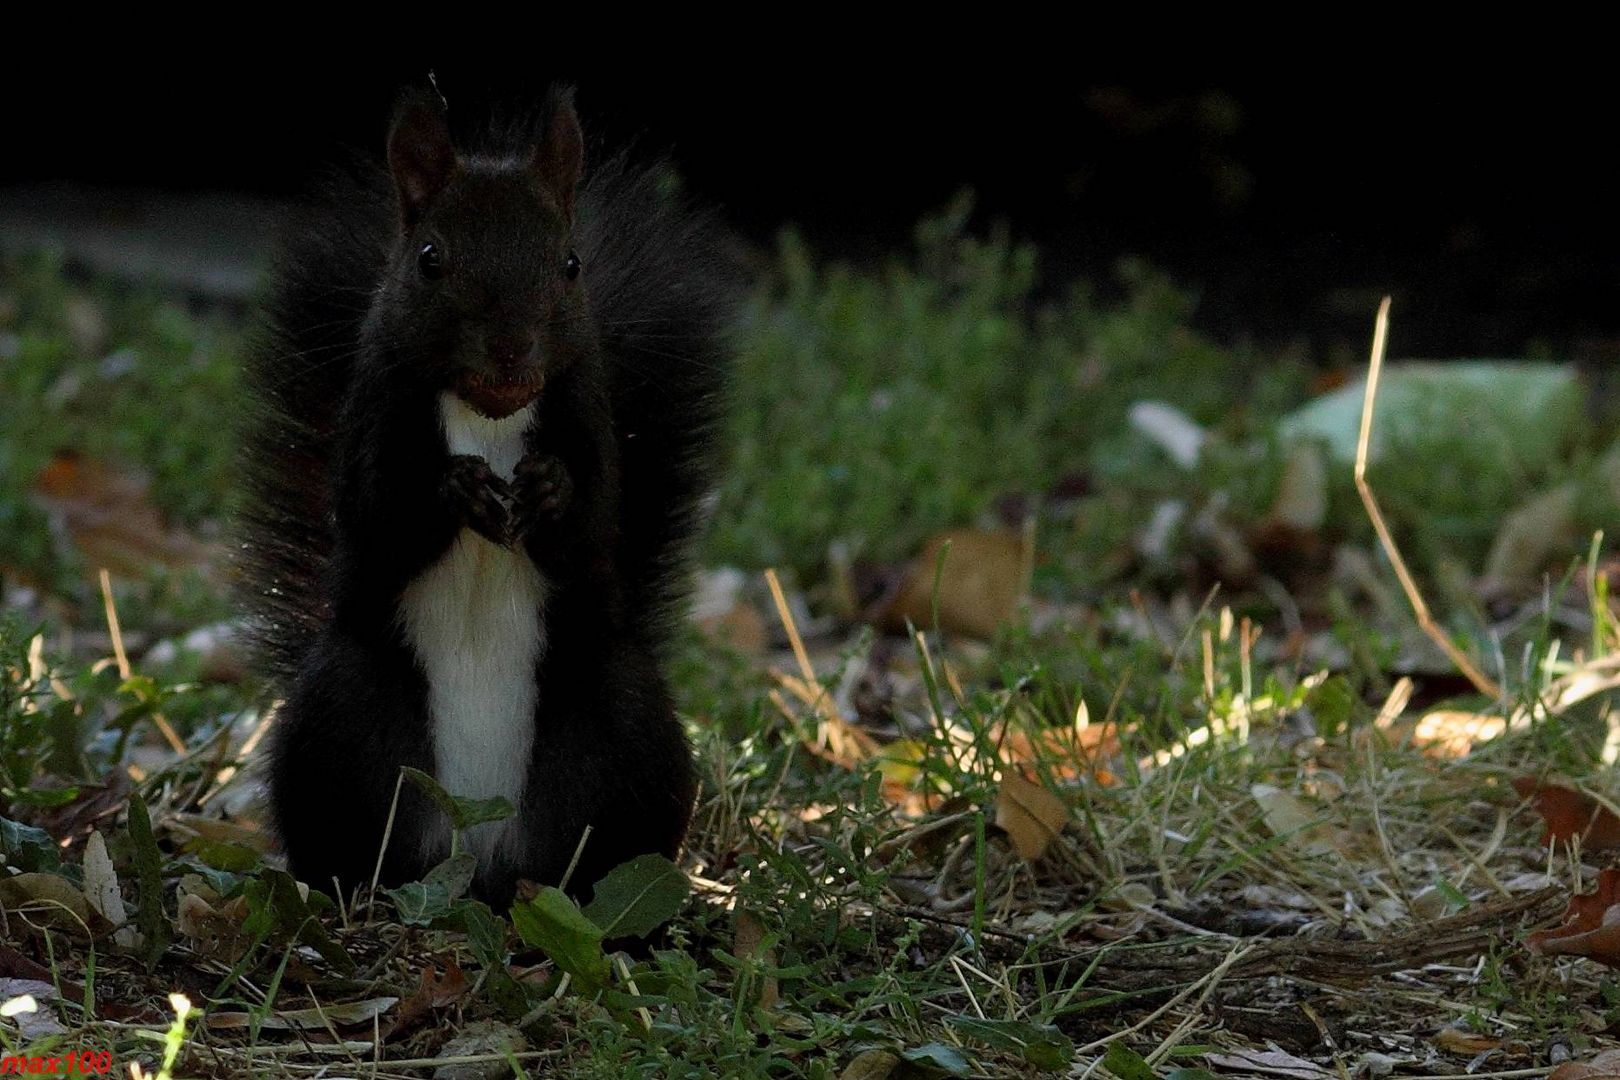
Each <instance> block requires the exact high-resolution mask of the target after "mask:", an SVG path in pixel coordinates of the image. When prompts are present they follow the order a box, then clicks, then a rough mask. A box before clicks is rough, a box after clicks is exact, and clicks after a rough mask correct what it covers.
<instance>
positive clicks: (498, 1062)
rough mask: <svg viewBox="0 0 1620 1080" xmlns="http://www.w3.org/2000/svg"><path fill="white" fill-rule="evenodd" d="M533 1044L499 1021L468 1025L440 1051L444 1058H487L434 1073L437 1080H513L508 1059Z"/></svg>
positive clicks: (434, 1079) (456, 1063) (451, 1065)
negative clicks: (506, 1079) (509, 1079)
mask: <svg viewBox="0 0 1620 1080" xmlns="http://www.w3.org/2000/svg"><path fill="white" fill-rule="evenodd" d="M528 1048H529V1040H528V1039H526V1038H524V1036H523V1032H521V1031H519V1030H518V1029H517V1028H515V1027H511V1026H509V1025H507V1024H502V1023H499V1022H497V1021H489V1020H486V1021H480V1022H477V1023H473V1024H468V1025H467V1026H466V1027H465V1028H463V1029H462V1030H461V1033H460V1034H458V1035H457V1036H456V1037H455V1038H453V1039H451V1040H450V1041H449V1042H447V1043H445V1044H444V1046H443V1047H442V1048H440V1050H439V1057H441V1058H463V1057H484V1058H487V1059H488V1060H486V1061H481V1062H455V1063H453V1064H451V1063H446V1064H444V1065H440V1066H439V1067H438V1068H437V1069H434V1070H433V1080H485V1078H488V1080H498V1078H500V1077H505V1076H511V1075H512V1070H511V1067H510V1066H509V1065H507V1063H506V1055H508V1054H520V1053H522V1052H523V1051H525V1050H527V1049H528Z"/></svg>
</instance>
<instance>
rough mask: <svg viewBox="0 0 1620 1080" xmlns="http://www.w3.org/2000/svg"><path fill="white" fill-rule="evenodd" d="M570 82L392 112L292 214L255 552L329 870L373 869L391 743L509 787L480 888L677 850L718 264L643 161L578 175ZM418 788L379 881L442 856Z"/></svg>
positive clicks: (291, 771) (279, 283)
mask: <svg viewBox="0 0 1620 1080" xmlns="http://www.w3.org/2000/svg"><path fill="white" fill-rule="evenodd" d="M584 157H585V143H584V138H583V135H582V132H581V127H580V122H579V118H578V114H577V112H576V110H575V107H574V103H573V91H572V90H571V89H553V90H551V91H549V92H547V93H546V94H545V95H544V97H543V98H542V99H540V100H538V101H535V102H533V103H532V104H531V105H530V106H526V107H513V106H512V105H511V104H510V103H507V104H506V105H505V106H504V107H491V108H489V109H486V110H482V111H481V113H480V114H478V115H471V116H463V115H461V114H459V113H457V112H456V110H455V109H454V108H452V107H449V106H447V105H446V103H445V102H444V100H443V98H441V97H440V96H439V95H438V93H437V90H436V89H435V90H433V91H432V92H429V91H427V90H425V89H421V90H408V91H406V92H405V93H404V94H403V95H402V96H401V98H400V100H399V102H398V104H397V105H396V107H395V112H394V117H393V122H392V124H391V126H390V129H389V133H388V140H387V156H386V165H385V166H384V165H382V164H380V163H373V164H371V165H369V166H361V167H351V169H350V170H349V173H348V175H343V176H340V177H339V178H338V179H336V180H335V181H334V183H333V188H332V191H331V192H330V193H329V195H328V197H327V198H325V199H324V200H323V201H322V203H321V204H320V205H318V206H316V207H313V208H311V209H310V211H309V213H308V215H307V216H306V217H305V218H303V219H302V220H301V221H300V222H299V224H298V225H297V226H296V227H295V228H293V229H292V230H290V232H289V234H288V237H287V239H286V240H285V241H284V250H283V252H282V254H281V256H280V258H279V260H278V262H277V265H276V268H275V271H274V276H273V288H272V293H271V298H270V301H269V305H268V311H267V319H266V323H267V325H266V329H265V332H264V333H263V335H262V337H261V340H260V341H259V343H258V345H257V347H256V349H255V350H254V351H253V352H252V354H251V356H250V357H249V358H248V361H247V364H246V380H245V381H246V386H247V397H248V401H249V405H250V406H251V408H250V418H249V421H248V424H247V430H246V433H245V438H244V440H243V461H242V471H243V473H244V475H245V481H246V483H245V491H246V498H245V505H244V508H243V511H242V513H241V520H242V525H243V529H242V533H243V535H242V540H241V565H242V579H243V584H244V586H245V588H244V592H245V593H246V606H247V610H248V616H249V623H250V627H251V628H252V630H253V631H254V634H255V637H256V640H257V644H258V645H259V651H260V655H261V657H262V666H263V667H264V669H265V672H266V674H267V675H268V677H269V679H270V682H271V685H272V686H273V687H274V688H275V689H276V690H277V691H278V692H279V693H281V694H282V695H283V697H284V703H283V705H282V707H281V711H280V715H279V717H278V720H277V725H276V728H275V729H274V731H273V738H272V743H271V747H270V767H269V793H270V802H271V809H272V814H273V818H274V824H275V827H276V830H277V831H278V833H279V835H280V838H281V840H282V843H283V845H284V847H285V850H286V852H287V856H288V861H289V866H290V869H291V870H292V871H293V872H294V873H295V874H296V876H298V877H299V878H301V879H303V880H305V881H308V882H310V883H311V884H313V885H315V886H316V887H317V888H330V887H331V885H332V883H333V881H334V880H335V881H336V882H337V883H338V885H339V886H340V887H341V888H342V889H343V890H345V891H347V890H349V889H352V888H353V887H354V886H356V885H358V884H361V883H365V882H369V881H370V880H371V878H372V874H373V871H374V868H375V866H376V860H377V858H378V855H379V852H381V851H383V848H382V841H383V835H384V827H385V823H386V821H387V818H388V814H389V810H390V805H391V803H392V801H393V799H394V794H395V789H396V778H397V777H398V776H399V771H400V767H401V766H413V767H415V768H417V769H420V770H422V771H424V772H427V773H430V774H433V775H434V776H436V777H437V779H438V780H439V782H440V783H441V784H442V785H443V786H444V787H445V788H446V789H448V790H449V791H450V792H451V793H452V794H454V795H459V796H467V797H476V798H491V797H496V796H502V797H505V798H507V799H509V800H511V802H512V803H513V804H514V806H515V807H516V808H517V814H516V816H515V817H514V818H511V819H508V820H507V821H505V822H499V823H487V824H483V825H477V826H474V827H473V828H471V829H470V830H468V833H467V836H466V839H467V847H468V849H469V850H471V851H472V852H473V854H475V855H476V856H477V859H478V869H477V875H476V877H475V879H474V886H473V888H474V892H475V894H477V895H479V896H481V897H484V898H486V899H489V900H490V901H491V902H494V903H497V904H499V903H504V902H505V901H506V900H507V899H508V898H510V897H511V895H512V894H513V891H514V888H515V885H516V883H517V881H518V880H519V879H528V880H531V881H534V882H537V883H540V884H557V883H558V881H559V880H560V879H561V878H562V877H563V875H564V873H565V871H566V869H567V867H568V866H569V865H570V862H571V860H572V859H573V858H574V856H575V853H576V849H577V848H579V845H580V841H581V838H582V836H583V835H584V832H585V829H586V827H587V826H589V827H590V829H591V831H590V835H589V839H588V841H587V842H586V843H585V845H584V847H583V849H582V851H581V852H580V861H579V863H578V865H577V867H576V868H575V870H574V872H573V874H572V876H571V878H570V879H569V880H570V889H571V890H572V891H575V892H582V891H583V890H584V889H585V888H587V887H588V886H589V885H591V884H592V883H594V882H595V881H596V880H597V879H598V878H599V877H600V876H601V875H602V874H603V873H605V872H606V871H607V870H609V869H611V868H612V867H614V866H615V865H617V864H618V863H620V862H622V861H624V860H626V859H629V858H631V857H633V856H635V855H638V854H642V853H646V852H661V853H663V854H665V855H669V856H671V857H673V856H675V855H676V853H677V850H678V848H679V846H680V845H681V843H682V841H683V839H684V837H685V832H686V827H687V821H688V818H689V816H690V814H691V809H692V804H693V801H694V798H695V791H696V777H695V772H694V767H693V764H692V760H691V749H690V747H689V745H688V742H687V739H686V737H685V734H684V732H683V730H682V728H681V726H680V723H679V721H678V720H677V718H676V715H675V712H674V707H673V704H672V699H671V696H670V691H669V689H668V687H667V686H666V683H665V678H664V675H663V672H662V654H663V653H664V652H665V651H666V647H667V645H668V643H669V640H670V636H671V632H672V629H673V623H674V621H675V618H676V616H677V615H678V612H679V605H680V600H681V597H682V594H683V589H682V583H683V580H684V556H685V554H686V550H687V548H688V547H689V546H690V543H689V542H690V540H691V538H692V536H693V534H694V532H695V531H696V526H697V517H698V507H699V503H700V501H701V499H702V497H703V495H704V494H705V493H706V491H707V489H708V487H709V485H710V484H711V483H712V481H713V478H714V475H715V464H716V462H715V459H716V456H717V455H716V443H717V440H718V432H717V425H718V422H719V419H720V415H721V403H722V398H723V391H724V382H725V370H726V353H727V347H726V342H725V333H724V331H725V327H726V326H727V325H728V323H729V320H730V310H729V309H730V301H731V298H732V295H733V290H732V288H731V282H732V280H733V277H732V275H731V272H730V267H731V264H730V262H729V260H728V259H727V258H726V257H725V255H724V239H723V232H722V230H721V228H720V227H719V225H718V223H717V221H716V219H715V217H714V216H713V215H712V214H711V213H709V212H707V211H703V210H699V209H697V208H694V207H693V206H691V205H690V204H689V203H688V202H687V201H686V200H684V199H683V198H681V197H679V196H677V195H676V194H674V193H673V192H672V191H671V190H670V186H669V184H668V183H667V182H666V181H667V172H665V171H663V170H661V169H660V168H659V167H657V166H654V167H640V166H636V165H634V164H632V163H631V162H630V161H629V160H628V159H627V157H626V156H625V155H622V154H621V155H619V156H614V157H609V158H607V159H606V160H603V161H601V162H593V165H592V168H591V169H590V170H589V174H588V175H587V174H586V171H585V168H584ZM449 848H450V832H449V825H448V821H447V820H446V819H445V817H444V815H443V814H442V813H441V812H440V811H439V810H438V809H437V808H436V806H435V805H434V804H433V803H432V802H431V801H430V800H429V799H428V798H426V797H425V796H424V795H423V794H422V793H421V792H419V791H417V790H416V789H415V787H414V786H413V785H411V784H409V783H406V784H404V785H403V787H402V788H401V789H400V793H399V798H398V807H397V812H396V816H395V820H394V823H393V828H392V833H391V837H390V840H389V843H388V846H387V849H386V853H385V854H384V855H383V859H382V874H381V878H382V881H383V882H384V883H386V884H396V883H399V882H403V881H409V880H414V879H417V878H420V877H421V876H422V874H423V873H425V872H426V871H427V870H428V869H429V868H431V867H432V866H434V865H435V864H436V863H438V862H439V861H440V860H442V859H443V858H445V857H446V855H448V854H449Z"/></svg>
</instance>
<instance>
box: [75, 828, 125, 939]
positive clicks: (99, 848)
mask: <svg viewBox="0 0 1620 1080" xmlns="http://www.w3.org/2000/svg"><path fill="white" fill-rule="evenodd" d="M84 895H85V899H86V900H88V901H89V902H90V906H91V907H92V908H94V909H95V910H96V911H97V912H99V913H100V914H101V915H102V917H103V918H105V919H106V920H107V922H108V923H110V924H111V925H113V926H116V927H119V928H120V929H118V930H117V931H115V932H114V933H113V940H114V941H115V942H117V943H118V944H119V945H122V946H124V947H126V948H131V947H133V946H134V945H135V942H136V934H135V930H134V928H133V927H126V926H124V921H125V919H126V917H127V916H126V914H125V912H124V898H123V896H122V895H121V894H120V893H119V891H118V871H117V870H115V869H113V863H112V858H111V856H109V855H108V854H107V841H106V839H104V838H103V837H102V835H101V833H100V832H93V833H91V834H90V840H89V841H88V842H87V843H86V844H85V846H84Z"/></svg>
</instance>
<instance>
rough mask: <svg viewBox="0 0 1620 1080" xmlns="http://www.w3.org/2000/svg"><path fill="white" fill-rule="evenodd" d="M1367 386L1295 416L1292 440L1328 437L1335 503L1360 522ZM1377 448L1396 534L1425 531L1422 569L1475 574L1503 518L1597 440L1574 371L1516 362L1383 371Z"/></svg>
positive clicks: (1282, 431) (1372, 466) (1282, 429)
mask: <svg viewBox="0 0 1620 1080" xmlns="http://www.w3.org/2000/svg"><path fill="white" fill-rule="evenodd" d="M1365 395H1366V389H1365V383H1360V382H1358V383H1355V384H1353V385H1349V386H1345V387H1342V388H1340V389H1338V390H1335V391H1333V392H1332V393H1329V394H1325V395H1323V396H1321V397H1319V398H1317V399H1315V400H1314V401H1311V402H1310V403H1309V404H1307V405H1305V406H1303V407H1302V408H1300V409H1297V410H1295V411H1294V412H1292V413H1290V414H1289V415H1287V416H1285V417H1284V418H1283V419H1282V420H1281V421H1280V423H1279V424H1278V433H1279V435H1280V436H1281V437H1282V439H1283V440H1284V441H1285V442H1286V441H1290V440H1298V439H1312V438H1314V439H1320V440H1321V441H1322V442H1323V443H1325V444H1326V446H1327V447H1328V450H1329V453H1330V454H1331V455H1332V456H1333V458H1334V459H1336V461H1337V462H1338V466H1339V467H1338V468H1337V469H1336V470H1335V475H1336V477H1337V480H1338V485H1337V486H1338V492H1337V494H1336V495H1335V498H1334V502H1335V504H1336V505H1338V506H1340V507H1343V508H1346V512H1348V513H1349V514H1350V515H1351V518H1352V520H1353V519H1355V518H1356V517H1358V516H1359V514H1360V510H1359V505H1358V504H1357V501H1356V499H1355V496H1354V494H1353V492H1351V491H1350V490H1349V487H1350V482H1349V478H1350V465H1351V463H1352V462H1353V461H1354V460H1355V453H1356V438H1357V433H1358V432H1359V430H1360V426H1361V412H1362V403H1363V399H1364V398H1365ZM1374 404H1375V412H1374V415H1373V426H1372V433H1371V438H1370V440H1369V443H1368V456H1369V472H1368V478H1369V479H1370V481H1371V482H1372V485H1373V488H1374V490H1375V491H1376V492H1377V493H1378V497H1379V499H1380V501H1381V502H1382V503H1383V504H1384V509H1385V511H1386V512H1387V513H1388V514H1389V515H1390V517H1391V520H1392V522H1394V523H1395V524H1396V528H1397V530H1398V531H1406V532H1408V533H1409V534H1415V536H1416V538H1417V539H1418V540H1419V542H1420V545H1421V546H1420V550H1418V551H1416V552H1409V553H1408V554H1409V555H1412V556H1414V557H1416V559H1417V561H1418V562H1419V563H1421V564H1432V563H1433V561H1434V560H1435V559H1436V558H1440V557H1442V556H1444V557H1446V558H1449V559H1452V560H1454V561H1457V562H1459V563H1461V564H1462V565H1464V566H1467V567H1470V568H1475V569H1477V568H1478V567H1479V566H1480V565H1481V564H1482V562H1483V560H1484V557H1485V552H1486V549H1487V548H1488V547H1489V546H1490V545H1491V543H1492V540H1493V537H1494V536H1495V534H1496V531H1497V528H1498V523H1499V521H1500V520H1501V518H1502V517H1503V515H1505V514H1507V513H1508V512H1510V511H1511V510H1513V509H1514V508H1515V507H1517V506H1519V505H1520V504H1521V503H1522V502H1523V501H1524V500H1525V499H1527V498H1529V497H1531V496H1532V495H1534V494H1535V493H1536V492H1538V491H1540V490H1541V489H1543V488H1544V487H1546V486H1547V485H1549V484H1553V483H1557V482H1558V481H1560V480H1562V479H1563V478H1564V477H1565V476H1566V475H1568V473H1569V472H1570V470H1571V469H1572V468H1573V467H1575V464H1576V463H1577V462H1578V461H1579V460H1580V457H1581V454H1580V452H1579V451H1581V450H1582V448H1583V447H1586V446H1588V445H1589V444H1590V442H1591V437H1592V425H1591V422H1590V421H1589V420H1588V418H1587V413H1586V397H1585V388H1584V387H1583V385H1582V383H1581V380H1580V378H1579V377H1578V375H1577V373H1576V371H1575V369H1574V368H1573V367H1571V366H1569V365H1564V364H1548V363H1535V362H1530V361H1518V360H1458V361H1448V362H1435V361H1425V362H1407V363H1400V364H1394V365H1391V366H1389V367H1386V368H1385V369H1384V372H1383V375H1382V377H1381V378H1380V380H1379V384H1378V397H1377V400H1376V402H1375V403H1374Z"/></svg>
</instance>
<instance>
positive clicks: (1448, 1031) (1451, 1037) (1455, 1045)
mask: <svg viewBox="0 0 1620 1080" xmlns="http://www.w3.org/2000/svg"><path fill="white" fill-rule="evenodd" d="M1434 1044H1435V1045H1436V1046H1438V1047H1439V1048H1440V1049H1442V1050H1445V1051H1448V1052H1450V1053H1453V1054H1466V1055H1468V1056H1469V1057H1473V1056H1474V1055H1475V1054H1483V1053H1485V1052H1487V1051H1490V1050H1499V1049H1501V1046H1502V1040H1501V1039H1499V1038H1497V1037H1496V1036H1494V1035H1481V1034H1479V1033H1478V1032H1476V1031H1464V1030H1463V1029H1462V1028H1457V1027H1443V1028H1441V1029H1440V1030H1439V1031H1437V1032H1435V1033H1434Z"/></svg>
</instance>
